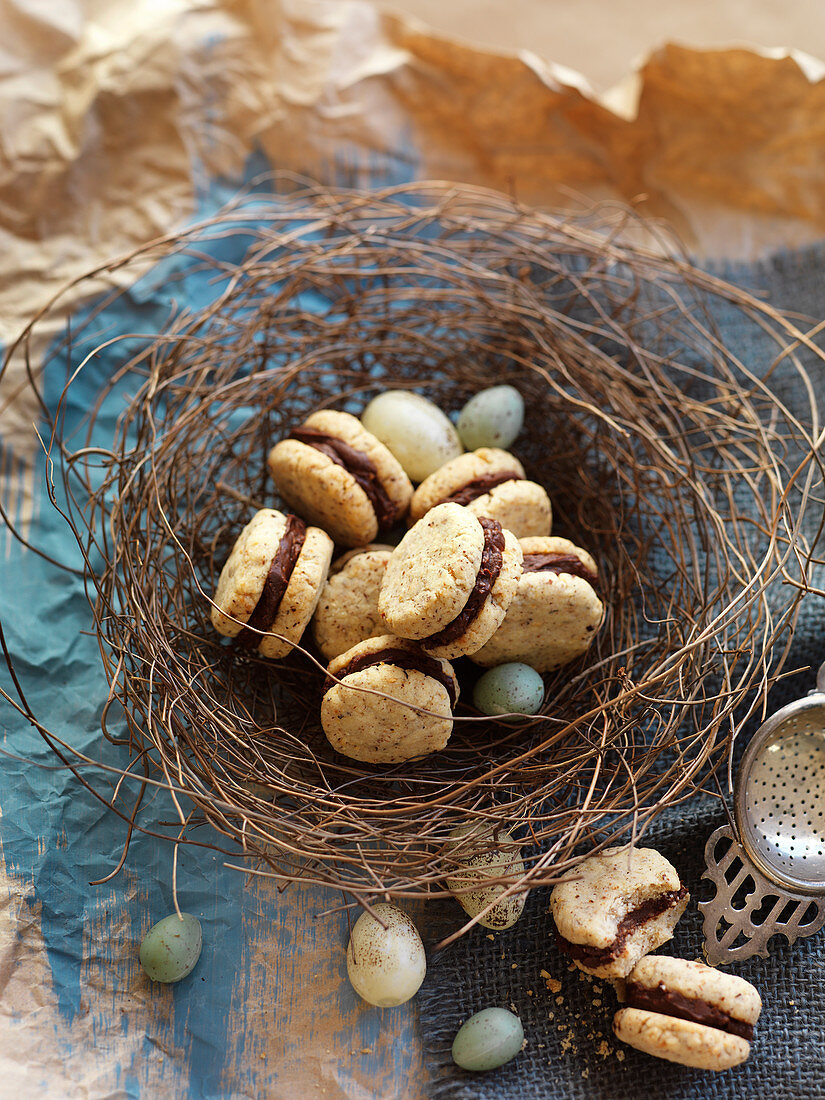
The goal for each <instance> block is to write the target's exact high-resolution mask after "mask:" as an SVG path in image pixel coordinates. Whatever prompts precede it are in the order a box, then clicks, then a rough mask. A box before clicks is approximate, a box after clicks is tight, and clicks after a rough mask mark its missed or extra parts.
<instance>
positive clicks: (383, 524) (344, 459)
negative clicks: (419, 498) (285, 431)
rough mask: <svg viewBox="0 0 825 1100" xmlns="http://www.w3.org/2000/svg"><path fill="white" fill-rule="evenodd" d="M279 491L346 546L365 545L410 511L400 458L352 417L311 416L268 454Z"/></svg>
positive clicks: (329, 413) (326, 413) (327, 413)
mask: <svg viewBox="0 0 825 1100" xmlns="http://www.w3.org/2000/svg"><path fill="white" fill-rule="evenodd" d="M268 463H269V471H270V473H271V474H272V478H273V480H274V482H275V485H276V487H277V489H278V492H279V493H280V494H281V496H282V497H283V498H284V500H285V501H286V502H287V504H289V506H290V507H291V508H294V509H295V511H296V512H298V514H299V515H301V516H303V517H304V519H307V520H309V521H310V522H311V523H317V524H318V526H319V527H323V528H324V530H325V531H328V532H329V533H330V534H331V535H332V537H333V538H334V539H335V541H336V542H340V543H341V544H342V545H344V546H363V545H364V544H365V543H367V542H372V540H373V539H374V538H375V536H376V535H377V534H378V532H379V531H384V530H387V529H389V528H390V527H392V526H393V525H394V524H396V523H397V522H398V521H399V520H400V519H401V518H402V516H404V514H405V513H406V511H407V508H408V506H409V503H410V497H411V496H412V484H411V483H410V479H409V478H408V477H407V475H406V474H405V473H404V471H403V469H402V468H401V466H400V464H399V462H398V461H397V459H395V458H394V457H393V455H392V454H391V453H390V451H389V450H387V448H386V447H385V446H384V444H383V443H381V442H380V441H379V440H377V439H376V438H375V436H374V435H372V434H371V433H370V432H368V431H367V430H366V428H364V427H363V426H362V424H361V422H360V421H359V420H357V419H356V418H355V417H354V416H350V415H349V413H343V412H334V411H331V410H325V411H322V412H316V413H313V414H312V416H310V417H308V418H307V420H306V422H305V423H304V424H302V425H301V426H300V427H299V428H294V429H293V430H292V431H291V432H290V434H289V435H288V436H287V438H286V439H282V440H281V442H280V443H276V445H275V446H274V447H273V448H272V450H271V451H270V452H269V459H268Z"/></svg>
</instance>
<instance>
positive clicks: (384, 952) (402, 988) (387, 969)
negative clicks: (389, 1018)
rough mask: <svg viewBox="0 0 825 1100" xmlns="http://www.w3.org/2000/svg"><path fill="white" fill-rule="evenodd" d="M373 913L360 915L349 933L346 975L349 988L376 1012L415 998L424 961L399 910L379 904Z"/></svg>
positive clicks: (407, 920) (421, 948) (415, 936)
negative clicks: (376, 1006) (375, 1006)
mask: <svg viewBox="0 0 825 1100" xmlns="http://www.w3.org/2000/svg"><path fill="white" fill-rule="evenodd" d="M373 912H374V913H375V914H376V916H377V917H380V919H381V921H383V922H384V924H385V925H386V926H387V927H386V928H382V927H381V924H380V923H379V921H378V920H376V919H375V917H373V916H372V914H371V913H366V912H365V913H362V914H361V916H360V917H359V918H358V920H357V921H356V922H355V926H354V928H353V929H352V935H351V936H350V941H349V946H348V947H347V973H348V974H349V980H350V982H351V983H352V988H353V989H354V990H355V992H356V993H357V994H358V995H359V997H363V998H364V1000H365V1001H367V1002H369V1004H371V1005H378V1007H379V1008H390V1007H391V1006H393V1005H402V1004H404V1002H405V1001H408V1000H409V999H410V997H413V996H415V994H416V993H417V992H418V989H419V987H420V985H421V983H422V982H423V981H424V975H425V974H426V973H427V960H426V957H425V955H424V945H423V943H422V942H421V937H420V936H419V934H418V929H417V928H416V927H415V925H414V924H413V922H412V921H411V920H410V918H409V917H408V916H407V914H406V913H402V911H401V910H400V909H396V907H395V906H394V905H388V904H387V903H386V902H383V903H382V904H380V905H374V906H373Z"/></svg>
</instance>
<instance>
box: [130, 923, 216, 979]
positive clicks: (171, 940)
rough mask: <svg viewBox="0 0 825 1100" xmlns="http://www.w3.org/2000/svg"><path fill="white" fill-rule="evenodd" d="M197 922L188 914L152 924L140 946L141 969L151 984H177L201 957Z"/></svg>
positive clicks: (199, 933)
mask: <svg viewBox="0 0 825 1100" xmlns="http://www.w3.org/2000/svg"><path fill="white" fill-rule="evenodd" d="M202 946H203V935H202V934H201V926H200V921H199V920H198V918H197V917H193V916H192V914H191V913H182V914H181V915H180V916H178V914H177V913H170V914H169V916H168V917H164V918H163V920H159V921H158V923H157V924H153V925H152V927H151V928H150V929H149V931H148V932H147V933H146V935H145V936H144V937H143V943H141V945H140V965H141V966H142V967H143V969H144V971H145V972H146V974H147V975H148V976H149V977H150V978H151V979H152V981H153V982H179V981H180V980H181V978H185V977H186V975H187V974H191V973H192V971H193V970H194V968H195V963H196V962H197V961H198V959H199V958H200V955H201V947H202Z"/></svg>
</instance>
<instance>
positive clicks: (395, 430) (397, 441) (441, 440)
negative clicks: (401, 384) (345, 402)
mask: <svg viewBox="0 0 825 1100" xmlns="http://www.w3.org/2000/svg"><path fill="white" fill-rule="evenodd" d="M361 423H362V424H363V425H364V427H365V428H366V429H367V431H369V432H372V434H373V435H374V436H376V437H377V438H378V439H380V440H381V442H382V443H383V444H384V446H385V447H387V448H388V450H390V451H391V452H392V453H393V455H395V457H396V459H397V460H398V461H399V462H400V463H401V465H402V466H403V468H404V471H405V473H406V474H407V476H408V477H409V478H411V479H412V480H413V481H423V480H424V478H425V477H429V476H430V474H431V473H433V471H434V470H437V469H438V468H439V466H443V465H444V463H445V462H449V461H450V459H453V458H455V457H456V456H457V455H460V454H462V453H463V451H464V448H463V447H462V445H461V440H460V439H459V437H458V432H457V431H456V430H455V428H454V427H453V425H452V423H451V422H450V420H449V419H448V418H447V416H446V415H445V414H444V413H443V412H442V411H441V409H439V408H438V406H437V405H434V404H433V403H432V401H428V400H427V399H426V397H421V396H420V395H419V394H417V393H409V392H408V391H407V390H388V391H387V392H386V393H381V394H379V395H378V397H375V398H373V400H372V401H370V403H369V405H367V407H366V408H365V409H364V411H363V413H362V414H361Z"/></svg>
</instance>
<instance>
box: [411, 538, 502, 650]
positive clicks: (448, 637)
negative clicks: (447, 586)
mask: <svg viewBox="0 0 825 1100" xmlns="http://www.w3.org/2000/svg"><path fill="white" fill-rule="evenodd" d="M478 522H479V523H480V524H481V526H482V528H483V529H484V548H483V550H482V551H481V565H480V566H479V570H478V576H477V577H476V583H475V585H474V587H473V590H472V592H471V593H470V595H469V597H468V599H467V602H466V603H465V604H464V607H463V608H462V609H461V611H459V613H458V614H457V615H456V617H455V618H454V619H453V621H452V622H450V623H447V625H446V626H445V627H444V629H443V630H439V631H438V633H437V634H431V635H430V637H429V638H427V644H428V645H433V646H436V645H448V644H449V643H450V642H454V641H455V640H456V638H460V637H461V635H462V634H464V633H466V631H467V630H468V629H469V628H470V626H471V624H472V623H473V621H474V620H475V619H477V618H478V615H479V613H480V611H481V609H482V607H483V606H484V601H485V600H486V599H487V597H488V596H489V595H490V591H491V590H492V587H493V585H494V584H495V583H496V581H497V580H498V575H499V573H500V572H501V563H502V561H503V560H504V559H503V554H504V533H503V532H502V530H501V524H500V523H497V522H496V520H494V519H487V518H486V517H485V516H481V517H480V519H479V521H478Z"/></svg>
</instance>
